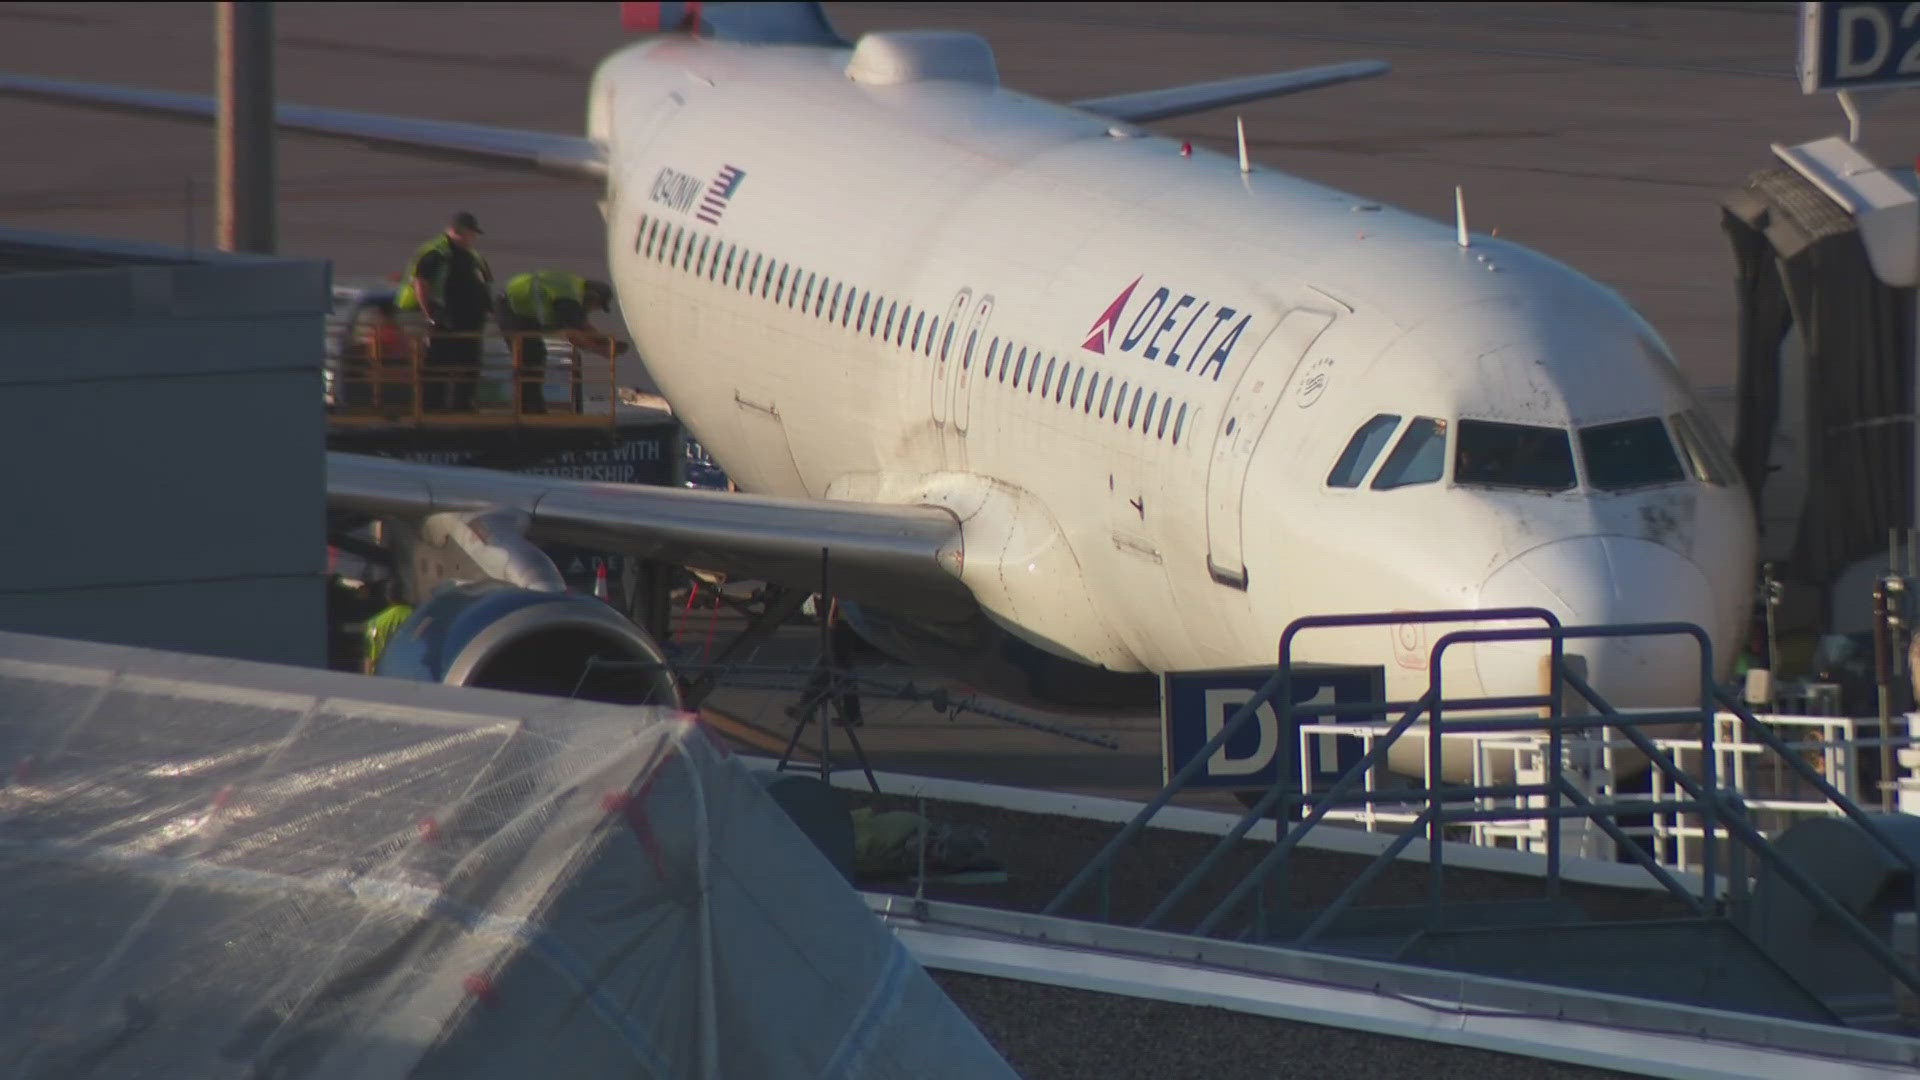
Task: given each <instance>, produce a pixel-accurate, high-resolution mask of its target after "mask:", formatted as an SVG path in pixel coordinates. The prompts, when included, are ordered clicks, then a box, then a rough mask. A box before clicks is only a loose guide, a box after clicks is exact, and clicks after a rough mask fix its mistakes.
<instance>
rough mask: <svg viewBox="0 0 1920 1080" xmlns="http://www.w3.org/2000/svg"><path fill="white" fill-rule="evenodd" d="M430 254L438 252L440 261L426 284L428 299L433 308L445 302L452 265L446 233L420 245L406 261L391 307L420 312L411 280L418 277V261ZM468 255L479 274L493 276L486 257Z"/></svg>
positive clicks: (449, 243) (451, 253) (451, 245)
mask: <svg viewBox="0 0 1920 1080" xmlns="http://www.w3.org/2000/svg"><path fill="white" fill-rule="evenodd" d="M432 252H439V253H440V255H441V259H440V269H439V270H437V271H435V272H434V275H433V278H432V280H430V281H428V282H427V288H428V289H429V290H430V299H432V300H433V306H434V307H435V308H438V307H440V305H442V304H444V303H446V302H447V268H448V267H449V266H451V265H452V263H453V238H452V237H450V236H448V235H447V234H446V233H441V234H440V235H439V236H436V237H434V238H433V239H431V240H429V241H427V242H426V243H424V244H421V245H420V247H419V248H418V249H417V250H415V251H414V253H413V258H412V259H409V260H408V261H407V273H406V277H405V279H404V280H403V281H402V283H401V286H400V295H399V296H398V297H395V298H394V301H393V305H394V306H395V307H397V308H399V309H400V310H401V311H418V310H420V298H419V297H418V296H415V295H414V293H413V279H414V278H415V277H417V276H419V272H420V260H421V259H424V258H426V257H427V255H428V254H430V253H432ZM468 254H470V255H472V256H473V261H474V262H476V263H479V264H480V272H481V273H482V274H484V275H486V276H487V277H488V278H491V277H492V276H493V271H492V270H491V269H490V268H489V267H488V266H487V259H486V256H484V255H482V254H480V253H479V252H477V251H472V252H468Z"/></svg>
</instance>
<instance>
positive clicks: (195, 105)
mask: <svg viewBox="0 0 1920 1080" xmlns="http://www.w3.org/2000/svg"><path fill="white" fill-rule="evenodd" d="M0 94H10V95H13V96H15V97H26V98H36V99H38V100H41V101H52V102H58V103H61V104H67V105H82V106H86V107H89V108H96V109H104V110H108V111H112V112H130V113H137V114H140V115H143V116H165V117H171V118H174V119H181V120H212V119H213V118H214V111H215V101H214V99H213V98H211V97H206V96H203V95H200V94H177V93H172V92H170V91H165V90H142V89H138V88H135V87H130V86H111V85H108V84H105V83H79V82H64V81H62V80H59V79H41V78H35V77H33V76H30V75H7V74H0ZM275 120H276V121H277V123H278V124H279V126H280V127H282V128H285V129H286V130H288V131H293V132H298V133H300V134H303V135H316V136H320V137H322V138H331V139H342V140H345V141H347V142H356V143H361V144H363V145H366V146H371V147H374V148H376V149H380V150H400V151H404V152H406V153H409V154H412V155H415V156H427V157H439V158H447V159H451V160H454V161H465V162H471V163H475V164H481V165H494V166H506V167H509V168H519V169H526V170H529V171H532V172H539V173H548V174H551V175H555V176H565V177H570V178H575V179H583V180H600V179H604V178H605V177H606V174H607V160H606V153H605V151H604V149H603V148H602V147H601V146H600V145H599V144H598V143H596V142H594V141H593V140H592V139H587V138H583V137H581V136H578V135H552V134H548V133H546V132H540V131H520V130H516V129H513V128H497V127H487V126H485V125H481V124H456V123H452V122H448V121H440V120H416V119H412V118H409V117H404V116H380V115H378V114H375V113H362V112H350V111H348V110H345V109H315V108H310V107H308V106H305V105H291V104H285V103H282V104H281V105H279V106H278V107H277V108H276V109H275Z"/></svg>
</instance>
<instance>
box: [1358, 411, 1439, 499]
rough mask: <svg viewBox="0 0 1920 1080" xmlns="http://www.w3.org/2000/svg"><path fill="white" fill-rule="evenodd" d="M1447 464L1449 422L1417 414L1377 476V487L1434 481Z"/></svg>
mask: <svg viewBox="0 0 1920 1080" xmlns="http://www.w3.org/2000/svg"><path fill="white" fill-rule="evenodd" d="M1446 467H1447V422H1446V421H1445V420H1435V419H1433V418H1432V417H1430V416H1416V417H1414V418H1413V421H1412V422H1411V423H1409V424H1408V425H1407V431H1406V434H1404V435H1402V436H1400V441H1399V442H1398V443H1396V444H1394V447H1393V453H1391V454H1388V455H1387V463H1386V464H1385V465H1382V466H1380V472H1379V474H1378V475H1376V476H1375V477H1374V478H1373V489H1374V490H1375V491H1388V490H1391V489H1393V488H1400V487H1410V486H1412V485H1414V484H1431V483H1433V482H1434V481H1435V480H1438V479H1440V474H1441V473H1442V472H1444V471H1446Z"/></svg>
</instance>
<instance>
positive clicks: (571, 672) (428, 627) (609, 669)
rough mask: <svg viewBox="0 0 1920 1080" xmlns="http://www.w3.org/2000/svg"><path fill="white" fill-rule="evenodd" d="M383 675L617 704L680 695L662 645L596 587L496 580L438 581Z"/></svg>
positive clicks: (398, 636)
mask: <svg viewBox="0 0 1920 1080" xmlns="http://www.w3.org/2000/svg"><path fill="white" fill-rule="evenodd" d="M600 661H626V662H627V663H624V664H620V665H618V666H605V665H603V664H601V663H599V662H600ZM378 674H381V675H389V676H394V677H397V678H402V679H414V680H418V681H422V682H440V683H447V684H449V685H452V686H479V687H485V688H488V689H492V690H513V691H517V692H519V693H523V694H546V695H549V696H552V697H572V698H585V699H588V700H591V701H607V702H612V703H615V704H620V705H667V706H674V707H677V706H678V705H679V704H680V691H679V688H678V686H677V685H676V684H675V682H674V679H673V673H672V670H671V668H670V667H669V666H668V662H667V657H666V654H665V653H664V652H662V651H661V649H660V646H659V645H658V644H656V643H655V642H654V640H653V639H652V638H650V637H648V636H647V634H646V633H645V632H644V631H642V630H641V629H640V628H639V627H637V626H635V625H633V624H632V623H631V622H629V621H627V620H626V619H625V618H623V617H621V615H620V614H619V613H618V612H615V611H614V610H613V609H612V608H610V607H608V606H607V605H606V604H604V603H602V602H601V601H600V600H598V599H595V598H594V597H591V596H583V595H581V594H579V593H567V592H545V591H536V590H533V589H525V588H520V587H518V586H515V585H511V584H508V583H507V582H504V581H494V580H486V581H475V582H462V583H446V584H443V585H441V586H440V587H439V588H438V589H436V590H435V591H434V593H433V595H432V596H431V597H429V598H428V599H427V600H426V602H424V603H423V604H421V605H420V606H419V607H418V608H416V609H415V610H414V613H413V616H412V617H411V618H409V619H408V620H407V622H406V624H405V625H404V626H402V627H401V628H400V629H399V631H397V632H396V633H395V634H394V636H393V640H392V641H391V642H390V643H389V644H388V645H387V649H386V652H385V653H384V654H382V655H381V657H380V664H379V667H378Z"/></svg>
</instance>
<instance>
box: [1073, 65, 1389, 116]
mask: <svg viewBox="0 0 1920 1080" xmlns="http://www.w3.org/2000/svg"><path fill="white" fill-rule="evenodd" d="M1389 70H1391V68H1390V67H1389V66H1388V64H1387V63H1386V62H1385V61H1382V60H1350V61H1347V62H1346V63H1341V64H1324V65H1321V66H1320V67H1310V68H1298V69H1296V70H1294V71H1277V72H1273V73H1271V74H1267V75H1247V76H1244V77H1242V78H1238V79H1223V80H1221V81H1219V82H1208V83H1190V84H1188V85H1186V86H1170V87H1168V88H1166V89H1164V90H1142V91H1140V92H1138V93H1133V94H1117V95H1115V96H1113V97H1103V98H1093V99H1091V100H1088V101H1076V102H1074V103H1073V107H1074V108H1076V109H1085V110H1086V111H1088V112H1090V113H1098V114H1100V115H1101V116H1105V117H1110V118H1112V119H1114V120H1125V121H1128V122H1130V123H1145V122H1146V121H1148V120H1165V119H1167V118H1168V117H1172V116H1186V115H1188V114H1189V113H1197V112H1206V111H1207V110H1208V109H1219V108H1223V107H1225V106H1228V105H1238V104H1240V103H1241V102H1246V101H1258V100H1260V99H1261V98H1270V97H1280V96H1281V95H1284V94H1298V93H1301V92H1303V91H1307V90H1318V89H1320V88H1321V87H1323V86H1333V85H1335V84H1336V83H1343V82H1352V81H1353V80H1355V79H1367V78H1372V77H1373V76H1375V75H1385V74H1386V73H1387V72H1388V71H1389Z"/></svg>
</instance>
